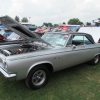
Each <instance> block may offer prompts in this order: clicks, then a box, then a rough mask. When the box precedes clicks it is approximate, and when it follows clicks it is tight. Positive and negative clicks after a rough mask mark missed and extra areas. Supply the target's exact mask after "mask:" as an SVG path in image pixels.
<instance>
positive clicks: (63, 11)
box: [0, 0, 100, 25]
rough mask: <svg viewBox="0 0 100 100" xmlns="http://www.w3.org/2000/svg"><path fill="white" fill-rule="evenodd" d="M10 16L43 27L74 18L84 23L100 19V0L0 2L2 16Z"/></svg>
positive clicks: (0, 14) (13, 0)
mask: <svg viewBox="0 0 100 100" xmlns="http://www.w3.org/2000/svg"><path fill="white" fill-rule="evenodd" d="M5 15H8V16H10V17H12V18H14V19H15V16H18V17H19V19H20V20H21V19H22V18H23V17H27V18H28V20H29V22H30V23H32V24H35V25H42V24H43V23H44V22H46V23H49V22H50V23H53V24H59V23H63V22H65V23H66V24H67V22H68V21H69V20H70V19H72V18H78V19H79V20H80V21H82V22H83V23H86V22H91V21H92V20H95V19H98V18H100V0H0V16H5Z"/></svg>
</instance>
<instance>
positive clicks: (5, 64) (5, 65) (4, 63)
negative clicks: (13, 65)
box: [3, 59, 7, 70]
mask: <svg viewBox="0 0 100 100" xmlns="http://www.w3.org/2000/svg"><path fill="white" fill-rule="evenodd" d="M3 65H4V69H5V70H7V62H6V59H4V60H3Z"/></svg>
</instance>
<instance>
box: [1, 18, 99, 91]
mask: <svg viewBox="0 0 100 100" xmlns="http://www.w3.org/2000/svg"><path fill="white" fill-rule="evenodd" d="M0 21H1V22H2V24H4V26H6V27H8V28H9V29H10V30H12V31H14V32H15V33H17V34H19V35H22V36H23V37H25V38H27V40H26V41H23V42H22V43H20V44H11V45H9V44H8V45H2V46H1V47H0V72H1V73H2V74H3V75H4V77H6V78H12V77H14V78H16V80H22V79H25V83H26V85H27V87H29V88H31V89H39V88H41V87H43V86H44V85H45V84H46V83H47V82H48V80H49V75H50V74H51V73H52V72H55V71H59V70H62V69H65V68H68V67H71V66H75V65H78V64H81V63H84V62H90V63H91V64H94V65H95V64H98V62H99V55H100V44H99V43H95V42H94V40H93V38H92V36H91V35H90V34H87V33H77V32H48V33H46V34H44V35H43V36H42V37H41V38H40V37H38V35H36V34H33V33H31V32H30V31H28V30H27V29H26V28H25V27H23V26H22V25H21V24H19V23H18V22H16V21H15V20H13V19H12V18H10V17H9V16H4V17H0ZM87 55H88V56H87Z"/></svg>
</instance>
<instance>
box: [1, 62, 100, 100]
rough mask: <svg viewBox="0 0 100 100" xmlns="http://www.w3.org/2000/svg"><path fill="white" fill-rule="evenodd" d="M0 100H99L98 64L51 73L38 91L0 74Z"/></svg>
mask: <svg viewBox="0 0 100 100" xmlns="http://www.w3.org/2000/svg"><path fill="white" fill-rule="evenodd" d="M0 100H100V64H99V65H96V66H90V65H87V64H82V65H78V66H74V67H71V68H68V69H65V70H63V71H60V72H56V73H53V74H52V75H51V76H50V79H49V83H48V84H47V85H46V86H45V87H43V88H41V89H39V90H30V89H28V88H27V87H26V86H25V84H24V81H14V80H8V79H5V78H4V77H3V76H2V75H1V74H0Z"/></svg>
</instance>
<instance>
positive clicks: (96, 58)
mask: <svg viewBox="0 0 100 100" xmlns="http://www.w3.org/2000/svg"><path fill="white" fill-rule="evenodd" d="M98 62H99V56H98V55H97V56H95V58H94V63H95V64H97V63H98Z"/></svg>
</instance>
